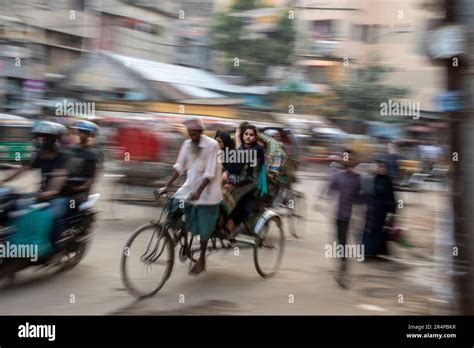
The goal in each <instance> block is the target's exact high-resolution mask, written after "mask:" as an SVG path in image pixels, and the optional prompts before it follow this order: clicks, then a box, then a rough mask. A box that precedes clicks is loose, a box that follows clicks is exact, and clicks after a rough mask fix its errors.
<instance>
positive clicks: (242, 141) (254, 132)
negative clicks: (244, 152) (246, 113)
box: [240, 124, 257, 145]
mask: <svg viewBox="0 0 474 348" xmlns="http://www.w3.org/2000/svg"><path fill="white" fill-rule="evenodd" d="M248 129H251V130H253V134H255V142H257V127H255V126H253V125H251V124H247V125H245V126H243V127H242V132H241V133H240V141H241V143H242V145H244V144H245V143H244V133H245V132H246V131H247V130H248Z"/></svg>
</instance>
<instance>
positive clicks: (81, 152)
mask: <svg viewBox="0 0 474 348" xmlns="http://www.w3.org/2000/svg"><path fill="white" fill-rule="evenodd" d="M69 153H70V159H69V161H68V165H67V169H68V180H67V182H66V185H65V188H64V193H65V194H66V195H69V196H73V197H74V198H75V199H76V201H79V202H82V201H85V200H86V199H87V196H88V195H89V191H83V192H79V193H77V192H75V190H74V189H75V188H77V187H79V186H81V185H83V184H84V183H85V182H86V181H87V180H89V179H91V178H93V177H94V176H95V172H96V169H97V165H98V158H97V155H96V152H95V151H94V150H93V149H91V148H90V147H83V146H80V145H74V146H71V147H70V148H69Z"/></svg>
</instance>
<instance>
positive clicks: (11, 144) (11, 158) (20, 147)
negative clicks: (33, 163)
mask: <svg viewBox="0 0 474 348" xmlns="http://www.w3.org/2000/svg"><path fill="white" fill-rule="evenodd" d="M33 125H34V122H33V121H31V120H29V119H27V118H24V117H20V116H15V115H8V114H0V162H3V163H19V164H20V163H24V162H28V161H30V160H31V156H32V154H33V152H34V150H35V147H34V145H33V138H32V136H31V129H32V128H33Z"/></svg>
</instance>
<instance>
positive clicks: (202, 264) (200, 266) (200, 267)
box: [190, 259, 206, 275]
mask: <svg viewBox="0 0 474 348" xmlns="http://www.w3.org/2000/svg"><path fill="white" fill-rule="evenodd" d="M205 269H206V261H205V260H201V259H200V260H198V262H196V264H195V265H194V266H193V268H191V271H190V273H191V274H195V275H198V274H199V273H201V272H202V271H204V270H205Z"/></svg>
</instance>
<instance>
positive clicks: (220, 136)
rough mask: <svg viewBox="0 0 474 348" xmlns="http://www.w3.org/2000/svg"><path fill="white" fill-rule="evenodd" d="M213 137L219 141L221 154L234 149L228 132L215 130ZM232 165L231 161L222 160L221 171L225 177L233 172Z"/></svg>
mask: <svg viewBox="0 0 474 348" xmlns="http://www.w3.org/2000/svg"><path fill="white" fill-rule="evenodd" d="M215 139H216V141H217V142H218V143H219V147H220V148H221V151H223V155H225V153H228V152H229V151H232V150H234V149H235V145H234V142H233V141H232V139H231V138H230V135H229V133H227V132H224V131H217V132H216V136H215ZM224 158H225V157H224ZM234 167H235V166H234V165H233V163H228V162H226V161H222V171H223V174H224V176H225V178H227V177H228V175H229V174H233V173H234V170H235V169H234ZM223 179H224V178H223Z"/></svg>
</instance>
